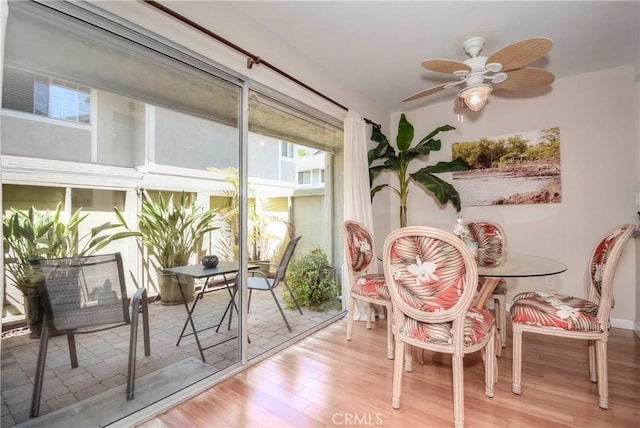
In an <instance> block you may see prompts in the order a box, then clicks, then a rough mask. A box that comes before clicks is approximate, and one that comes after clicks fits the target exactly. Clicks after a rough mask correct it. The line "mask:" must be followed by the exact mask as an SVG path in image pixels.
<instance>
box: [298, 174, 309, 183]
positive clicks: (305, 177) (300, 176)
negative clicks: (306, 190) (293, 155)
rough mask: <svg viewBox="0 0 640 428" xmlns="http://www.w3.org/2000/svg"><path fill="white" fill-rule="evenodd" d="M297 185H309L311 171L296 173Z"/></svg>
mask: <svg viewBox="0 0 640 428" xmlns="http://www.w3.org/2000/svg"><path fill="white" fill-rule="evenodd" d="M298 184H303V185H306V184H311V171H298Z"/></svg>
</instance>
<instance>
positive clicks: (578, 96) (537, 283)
mask: <svg viewBox="0 0 640 428" xmlns="http://www.w3.org/2000/svg"><path fill="white" fill-rule="evenodd" d="M637 85H638V82H634V81H633V69H632V67H630V66H629V67H620V68H615V69H610V70H605V71H602V72H597V73H590V74H583V75H579V76H575V77H570V78H564V79H558V80H557V81H556V82H555V83H554V84H553V87H552V90H551V91H550V92H548V93H547V94H544V95H541V96H538V97H535V98H520V99H516V98H513V99H505V98H500V97H499V94H493V95H491V96H490V99H489V102H488V103H487V105H486V106H485V107H484V109H483V110H482V111H480V112H478V113H476V114H475V116H472V117H470V115H469V114H466V115H465V119H464V122H463V123H458V122H456V121H455V120H456V116H455V113H454V112H453V108H452V105H453V103H452V102H447V103H442V104H438V105H428V106H424V107H422V108H418V109H415V110H413V111H407V112H406V114H407V119H408V120H409V121H410V122H411V123H412V124H413V125H414V127H415V135H416V140H418V138H421V137H422V136H424V135H426V134H427V133H428V132H430V131H431V130H432V129H433V128H435V127H437V126H440V125H443V124H445V123H449V124H451V125H453V126H455V127H456V128H457V129H456V130H455V131H451V132H448V133H445V134H441V135H442V137H443V138H442V142H443V147H442V150H441V151H440V152H434V153H432V155H431V158H430V159H429V162H428V163H429V164H432V163H435V162H437V161H438V160H450V159H451V144H452V143H454V142H456V141H465V140H471V139H475V138H479V137H490V136H494V135H503V134H510V133H517V132H519V131H528V130H536V129H541V128H549V127H552V126H558V127H560V150H561V154H560V156H561V159H560V162H561V168H562V203H559V204H537V205H511V206H480V207H463V210H462V215H463V217H464V218H465V220H467V219H468V220H470V219H474V218H485V219H491V220H494V221H497V222H499V223H500V224H502V225H503V226H504V228H505V230H506V232H507V235H508V238H509V248H510V249H511V250H513V251H518V252H529V253H533V254H538V255H546V256H549V257H552V258H556V259H559V260H561V261H563V262H564V263H565V264H567V266H568V270H567V271H566V272H565V273H563V274H560V275H558V276H556V277H555V278H554V280H553V281H554V283H555V289H556V291H557V292H560V293H564V294H573V295H577V296H582V297H587V295H588V294H587V293H588V285H587V282H586V269H587V262H588V259H589V256H590V252H591V250H592V249H593V246H594V245H595V243H596V241H597V240H598V239H599V237H600V236H601V235H602V234H604V233H605V232H606V231H608V230H609V229H610V228H612V227H613V226H615V225H617V224H620V223H634V224H637V222H638V218H637V214H636V211H637V210H636V206H635V199H634V195H635V192H636V191H638V190H637V189H638V184H639V181H638V177H639V173H640V161H639V156H640V154H639V152H640V137H639V135H640V133H639V128H638V127H639V110H638V100H639V97H638V90H637ZM453 96H454V94H453V93H452V98H453ZM398 119H399V113H395V114H393V115H392V119H391V123H392V124H395V126H393V125H392V128H394V130H393V132H394V135H388V136H389V138H390V139H391V138H395V128H396V127H397V123H398ZM392 141H393V140H392ZM416 169H417V168H416ZM443 178H445V177H443ZM446 179H447V180H449V181H450V180H451V177H450V174H449V176H448V177H446ZM376 198H377V197H376ZM392 199H393V198H392ZM380 202H381V201H374V203H375V206H376V207H379V208H380V209H381V210H382V209H387V208H386V206H388V204H386V203H384V202H383V204H380ZM381 205H385V206H382V207H381ZM392 205H393V208H392V209H395V207H397V199H394V202H392ZM408 206H409V220H408V222H409V224H410V225H430V226H436V227H442V228H444V229H447V230H452V228H453V225H454V222H455V217H456V213H455V209H454V208H453V207H451V206H450V205H449V206H447V207H446V208H440V207H439V206H438V205H437V203H436V202H435V201H434V200H433V199H432V198H431V197H430V196H426V194H425V193H424V192H422V190H421V189H418V188H413V189H411V192H410V195H409V201H408ZM390 214H391V217H390V221H389V224H390V227H397V225H398V214H397V213H396V212H395V211H392V212H391V213H390ZM387 232H388V230H383V229H377V230H376V236H383V235H384V234H386V233H387ZM378 241H379V242H380V238H378ZM380 244H381V243H380ZM638 258H639V254H638V253H637V251H636V245H635V244H634V243H631V244H630V245H628V246H627V249H626V251H625V254H624V255H623V258H622V260H621V261H620V265H619V269H618V272H617V276H616V282H615V286H614V294H615V298H616V306H615V308H614V310H613V312H612V323H613V324H614V326H618V327H624V328H629V329H630V328H632V326H633V320H634V317H635V316H636V315H635V314H636V307H635V306H636V301H637V300H638V299H637V297H636V293H637V291H636V290H637V289H638V287H637V283H638V278H636V263H637V262H638ZM544 287H545V280H544V279H541V278H538V279H518V280H509V295H508V296H507V298H508V299H509V300H510V299H511V297H513V295H514V294H515V293H519V292H521V291H526V290H532V289H544Z"/></svg>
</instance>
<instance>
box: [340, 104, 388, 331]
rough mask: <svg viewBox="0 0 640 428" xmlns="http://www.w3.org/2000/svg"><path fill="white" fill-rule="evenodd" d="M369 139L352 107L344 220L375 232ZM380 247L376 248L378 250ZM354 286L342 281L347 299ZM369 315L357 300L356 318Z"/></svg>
mask: <svg viewBox="0 0 640 428" xmlns="http://www.w3.org/2000/svg"><path fill="white" fill-rule="evenodd" d="M368 140H369V138H368V137H367V126H366V124H365V121H364V119H363V118H362V116H360V115H359V114H358V113H356V112H354V111H351V110H349V111H348V112H347V117H346V118H345V120H344V164H345V168H344V219H345V220H354V221H357V222H359V223H362V224H363V225H364V226H365V227H366V228H367V229H369V230H370V231H371V233H373V209H372V207H371V196H370V194H371V190H370V187H369V162H368V160H367V150H368V148H367V141H368ZM375 244H376V246H378V245H379V243H378V241H377V240H375ZM378 250H379V249H378V248H376V251H378ZM346 256H347V254H346V251H345V257H346ZM345 263H346V261H345ZM369 269H370V272H369V273H375V272H376V263H374V264H372V266H371V267H370V268H369ZM343 279H344V277H343ZM350 286H351V284H347V281H346V280H343V281H342V295H343V296H346V297H347V299H349V298H350V297H349V288H350ZM345 303H347V302H345ZM374 312H375V313H374V314H373V316H375V315H376V313H377V314H378V315H379V316H380V317H383V316H384V310H378V309H376V310H375V311H374ZM365 314H366V306H365V305H364V304H362V303H361V302H359V301H357V302H356V313H354V317H353V319H354V320H359V321H365V320H366V315H365Z"/></svg>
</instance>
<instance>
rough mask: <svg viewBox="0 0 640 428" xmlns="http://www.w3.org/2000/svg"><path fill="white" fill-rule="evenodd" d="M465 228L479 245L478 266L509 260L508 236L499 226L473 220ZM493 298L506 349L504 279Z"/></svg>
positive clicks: (498, 326)
mask: <svg viewBox="0 0 640 428" xmlns="http://www.w3.org/2000/svg"><path fill="white" fill-rule="evenodd" d="M465 226H466V227H467V230H468V231H469V235H470V238H471V239H472V240H473V241H475V242H477V243H478V265H480V266H486V267H494V266H500V265H501V264H503V263H504V261H505V260H506V258H507V235H506V234H505V233H504V230H503V229H502V227H501V226H500V225H499V224H497V223H494V222H492V221H488V220H472V221H468V222H466V223H465ZM479 281H480V286H482V281H484V278H480V279H479ZM491 298H492V299H493V305H494V311H493V314H494V316H495V318H496V326H497V328H498V332H499V333H500V342H501V343H502V346H503V347H504V346H506V341H507V308H506V306H507V283H506V281H505V280H504V279H503V280H501V281H500V282H499V283H498V286H497V287H496V288H495V290H494V291H493V294H491ZM498 355H500V350H499V349H498Z"/></svg>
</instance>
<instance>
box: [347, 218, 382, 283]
mask: <svg viewBox="0 0 640 428" xmlns="http://www.w3.org/2000/svg"><path fill="white" fill-rule="evenodd" d="M342 232H343V237H344V250H345V257H346V259H347V268H348V270H349V277H350V279H351V281H353V280H354V279H355V277H358V276H360V275H363V274H365V273H366V272H367V269H368V268H369V266H371V264H372V263H373V262H374V261H375V257H376V254H375V245H374V242H373V235H371V232H369V230H368V229H367V228H366V227H365V226H364V225H363V224H361V223H358V222H357V221H353V220H347V221H345V222H344V226H343V230H342Z"/></svg>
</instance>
